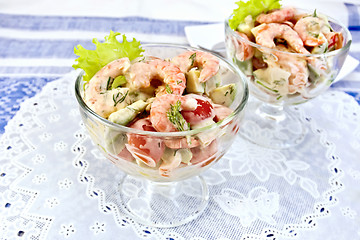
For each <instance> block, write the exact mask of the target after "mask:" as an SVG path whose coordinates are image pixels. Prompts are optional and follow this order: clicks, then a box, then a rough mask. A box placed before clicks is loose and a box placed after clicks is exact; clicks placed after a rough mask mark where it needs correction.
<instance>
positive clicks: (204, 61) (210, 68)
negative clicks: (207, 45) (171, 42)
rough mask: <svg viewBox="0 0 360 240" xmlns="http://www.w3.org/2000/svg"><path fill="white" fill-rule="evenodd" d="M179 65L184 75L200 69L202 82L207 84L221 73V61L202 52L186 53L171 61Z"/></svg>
mask: <svg viewBox="0 0 360 240" xmlns="http://www.w3.org/2000/svg"><path fill="white" fill-rule="evenodd" d="M171 62H172V63H174V64H175V65H177V66H178V67H179V68H180V70H181V71H182V72H183V73H187V72H188V71H189V70H190V69H191V68H194V67H197V68H199V69H200V71H201V72H200V77H199V81H200V82H206V81H207V80H209V79H210V78H211V77H213V76H215V75H216V73H217V72H218V71H219V66H220V65H219V60H218V58H217V57H215V56H214V55H212V54H210V53H206V52H201V51H188V52H184V53H182V54H180V55H178V56H176V57H174V58H173V59H172V60H171Z"/></svg>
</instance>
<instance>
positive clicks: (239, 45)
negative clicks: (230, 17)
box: [233, 31, 254, 61]
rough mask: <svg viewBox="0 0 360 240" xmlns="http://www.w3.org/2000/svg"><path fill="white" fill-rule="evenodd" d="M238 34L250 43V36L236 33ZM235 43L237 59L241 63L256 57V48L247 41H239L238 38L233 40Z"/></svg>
mask: <svg viewBox="0 0 360 240" xmlns="http://www.w3.org/2000/svg"><path fill="white" fill-rule="evenodd" d="M236 33H237V34H238V35H239V36H240V37H242V38H243V39H245V40H247V41H249V42H250V40H249V38H248V36H247V35H246V34H245V33H241V32H238V31H236ZM233 43H234V46H235V51H236V58H237V59H238V60H239V61H246V60H248V59H251V58H252V57H253V56H254V48H253V47H252V46H250V44H248V43H246V42H245V41H239V40H237V39H236V38H234V39H233Z"/></svg>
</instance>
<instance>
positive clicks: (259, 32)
mask: <svg viewBox="0 0 360 240" xmlns="http://www.w3.org/2000/svg"><path fill="white" fill-rule="evenodd" d="M251 32H252V33H253V34H254V36H255V40H256V43H257V44H259V45H261V46H264V47H268V48H275V47H276V45H275V43H274V38H282V39H284V40H286V42H287V43H288V45H290V46H291V47H292V48H293V49H294V50H295V51H296V52H298V53H303V54H308V53H309V51H308V50H306V48H304V44H303V41H302V40H301V38H300V37H299V35H298V34H297V32H296V31H294V30H293V29H292V28H291V27H289V26H288V25H286V24H279V23H269V24H266V23H263V24H261V25H259V26H257V27H255V28H253V29H252V30H251Z"/></svg>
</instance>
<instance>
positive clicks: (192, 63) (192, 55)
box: [189, 52, 196, 67]
mask: <svg viewBox="0 0 360 240" xmlns="http://www.w3.org/2000/svg"><path fill="white" fill-rule="evenodd" d="M195 58H196V52H195V53H193V54H191V56H190V57H189V59H190V60H191V64H190V67H193V66H194V63H195Z"/></svg>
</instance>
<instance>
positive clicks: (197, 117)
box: [181, 96, 214, 125]
mask: <svg viewBox="0 0 360 240" xmlns="http://www.w3.org/2000/svg"><path fill="white" fill-rule="evenodd" d="M195 99H196V101H197V108H196V109H195V110H192V111H185V110H183V111H181V115H182V116H183V117H184V119H185V120H186V121H187V122H188V123H190V125H193V124H196V123H199V122H201V121H203V120H205V119H208V118H211V119H212V118H213V117H214V107H213V105H212V104H211V103H210V101H208V100H207V99H206V98H202V97H200V96H199V97H195Z"/></svg>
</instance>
